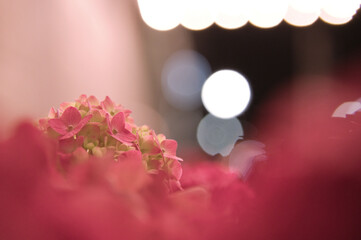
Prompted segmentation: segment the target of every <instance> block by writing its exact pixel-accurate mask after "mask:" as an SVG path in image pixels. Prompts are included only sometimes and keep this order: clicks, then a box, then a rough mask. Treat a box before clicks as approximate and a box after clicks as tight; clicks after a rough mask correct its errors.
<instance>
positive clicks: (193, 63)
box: [162, 50, 211, 110]
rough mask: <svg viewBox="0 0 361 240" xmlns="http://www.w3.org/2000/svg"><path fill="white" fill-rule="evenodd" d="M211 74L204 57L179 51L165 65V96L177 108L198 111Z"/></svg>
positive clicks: (163, 75)
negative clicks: (204, 88)
mask: <svg viewBox="0 0 361 240" xmlns="http://www.w3.org/2000/svg"><path fill="white" fill-rule="evenodd" d="M210 74H211V68H210V66H209V63H208V61H207V60H206V59H205V58H204V57H203V56H202V55H200V54H199V53H197V52H195V51H190V50H183V51H178V52H176V53H174V54H173V55H172V56H171V57H170V58H169V59H168V60H167V61H166V63H165V65H164V68H163V71H162V90H163V95H164V97H165V99H166V100H167V101H168V103H169V104H171V105H172V106H173V107H175V108H178V109H180V110H193V109H196V108H198V107H200V106H201V105H202V101H201V90H202V86H203V83H204V82H205V81H206V79H207V78H208V77H209V75H210Z"/></svg>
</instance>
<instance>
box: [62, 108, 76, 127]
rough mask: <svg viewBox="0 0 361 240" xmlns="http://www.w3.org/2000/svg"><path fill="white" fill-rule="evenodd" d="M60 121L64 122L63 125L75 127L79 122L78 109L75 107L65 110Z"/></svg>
mask: <svg viewBox="0 0 361 240" xmlns="http://www.w3.org/2000/svg"><path fill="white" fill-rule="evenodd" d="M60 119H61V120H62V121H63V122H64V124H65V125H67V126H69V125H72V126H76V125H78V123H79V122H80V120H81V114H80V112H79V110H78V109H76V108H75V107H68V108H67V109H65V111H64V112H63V114H62V115H61V117H60Z"/></svg>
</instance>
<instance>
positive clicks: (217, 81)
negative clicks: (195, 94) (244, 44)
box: [202, 70, 251, 119]
mask: <svg viewBox="0 0 361 240" xmlns="http://www.w3.org/2000/svg"><path fill="white" fill-rule="evenodd" d="M250 99H251V89H250V86H249V84H248V81H247V79H246V78H245V77H244V76H242V75H241V74H239V73H238V72H236V71H233V70H220V71H218V72H215V73H213V74H212V75H211V76H210V77H209V78H208V79H207V81H206V82H205V83H204V85H203V88H202V102H203V105H204V107H205V108H206V109H207V110H208V112H210V113H211V114H213V115H214V116H216V117H219V118H224V119H227V118H232V117H235V116H238V115H239V114H241V113H242V112H243V111H244V110H245V109H246V108H247V106H248V104H249V101H250Z"/></svg>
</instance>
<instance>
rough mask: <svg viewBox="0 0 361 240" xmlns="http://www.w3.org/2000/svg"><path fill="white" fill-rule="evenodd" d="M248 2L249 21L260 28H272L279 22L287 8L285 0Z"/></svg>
mask: <svg viewBox="0 0 361 240" xmlns="http://www.w3.org/2000/svg"><path fill="white" fill-rule="evenodd" d="M249 3H250V15H249V21H250V23H252V24H253V25H255V26H256V27H260V28H272V27H275V26H277V25H278V24H280V23H281V22H282V20H283V18H284V17H285V15H286V12H287V9H288V1H287V0H273V1H269V0H252V1H249Z"/></svg>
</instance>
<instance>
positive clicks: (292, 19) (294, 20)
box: [284, 6, 319, 27]
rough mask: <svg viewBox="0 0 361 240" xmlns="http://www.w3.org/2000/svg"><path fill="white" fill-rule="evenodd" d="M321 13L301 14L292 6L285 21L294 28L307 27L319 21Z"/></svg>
mask: <svg viewBox="0 0 361 240" xmlns="http://www.w3.org/2000/svg"><path fill="white" fill-rule="evenodd" d="M318 16H319V13H318V12H311V13H305V12H299V11H296V10H295V9H294V8H292V7H291V6H289V7H288V11H287V13H286V16H285V18H284V19H285V21H286V22H287V23H288V24H290V25H293V26H296V27H306V26H309V25H311V24H312V23H314V22H315V21H316V20H317V19H318Z"/></svg>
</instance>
